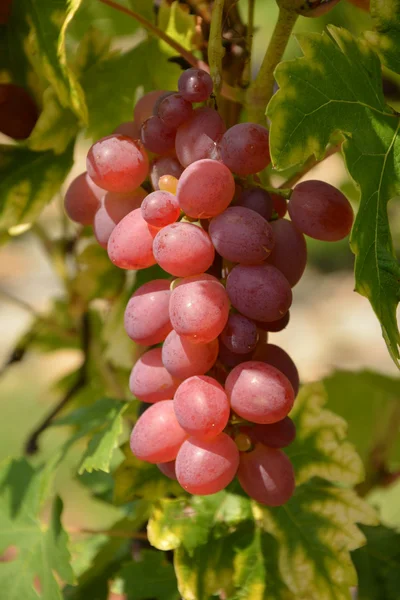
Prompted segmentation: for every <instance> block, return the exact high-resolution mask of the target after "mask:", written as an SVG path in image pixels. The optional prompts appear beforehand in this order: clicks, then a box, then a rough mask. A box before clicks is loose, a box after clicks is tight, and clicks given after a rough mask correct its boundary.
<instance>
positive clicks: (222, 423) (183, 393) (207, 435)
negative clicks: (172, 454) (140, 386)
mask: <svg viewBox="0 0 400 600" xmlns="http://www.w3.org/2000/svg"><path fill="white" fill-rule="evenodd" d="M174 409H175V414H176V418H177V419H178V423H179V424H180V426H181V427H183V429H184V430H185V431H187V432H188V433H189V434H190V435H193V436H195V437H196V438H198V439H211V438H214V437H215V436H217V435H218V434H219V433H221V431H222V430H223V429H225V427H226V425H227V424H228V420H229V414H230V406H229V401H228V397H227V395H226V394H225V391H224V388H223V387H222V385H221V384H219V383H218V381H216V380H215V379H213V378H212V377H207V376H206V375H202V376H200V377H199V376H194V377H189V378H188V379H186V380H185V381H183V382H182V383H181V385H180V386H179V387H178V389H177V390H176V392H175V396H174Z"/></svg>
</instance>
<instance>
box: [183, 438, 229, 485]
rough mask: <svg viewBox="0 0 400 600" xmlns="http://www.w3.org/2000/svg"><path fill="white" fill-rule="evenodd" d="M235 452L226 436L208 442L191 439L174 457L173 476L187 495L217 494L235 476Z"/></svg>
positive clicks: (184, 443)
mask: <svg viewBox="0 0 400 600" xmlns="http://www.w3.org/2000/svg"><path fill="white" fill-rule="evenodd" d="M238 465H239V451H238V449H237V447H236V444H235V442H234V441H233V440H232V439H231V438H230V437H229V436H228V435H226V433H220V434H219V435H218V436H217V437H215V438H213V439H212V440H198V439H196V438H194V437H191V438H189V439H188V440H186V441H185V442H183V444H182V446H181V447H180V449H179V452H178V456H177V457H176V463H175V468H176V476H177V479H178V481H179V483H180V484H181V486H182V487H183V489H185V490H186V491H187V492H189V493H190V494H198V495H201V496H207V495H208V494H215V493H216V492H220V491H221V490H223V489H224V488H226V486H227V485H229V484H230V482H231V481H232V479H233V478H234V477H235V474H236V471H237V469H238Z"/></svg>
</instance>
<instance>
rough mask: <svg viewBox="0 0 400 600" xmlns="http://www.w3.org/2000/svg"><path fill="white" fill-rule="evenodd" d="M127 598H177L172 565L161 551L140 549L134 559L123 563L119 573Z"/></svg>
mask: <svg viewBox="0 0 400 600" xmlns="http://www.w3.org/2000/svg"><path fill="white" fill-rule="evenodd" d="M119 577H121V578H122V581H123V592H124V593H125V594H126V597H127V600H147V599H148V598H154V600H155V599H156V598H157V599H160V600H178V599H179V598H180V596H179V594H178V590H177V589H176V577H175V573H174V567H173V566H172V564H171V563H169V562H167V560H166V557H165V556H164V555H163V554H162V553H161V552H156V551H155V550H142V551H141V552H140V556H139V557H138V559H137V560H136V561H132V562H129V563H125V564H124V566H123V568H122V569H121V571H120V573H119Z"/></svg>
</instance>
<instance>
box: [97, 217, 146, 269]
mask: <svg viewBox="0 0 400 600" xmlns="http://www.w3.org/2000/svg"><path fill="white" fill-rule="evenodd" d="M157 231H158V229H156V228H155V227H152V226H151V225H148V224H147V223H146V221H145V220H144V219H143V217H142V214H141V211H140V208H137V209H136V210H133V211H132V212H130V213H129V214H127V215H126V217H124V218H123V219H122V221H120V222H119V223H118V225H116V226H115V228H114V230H113V232H112V233H111V235H110V239H109V240H108V246H107V250H108V256H109V257H110V260H111V262H113V263H114V265H117V267H120V269H145V268H147V267H151V265H155V264H156V259H155V258H154V255H153V240H154V238H155V236H156V234H157Z"/></svg>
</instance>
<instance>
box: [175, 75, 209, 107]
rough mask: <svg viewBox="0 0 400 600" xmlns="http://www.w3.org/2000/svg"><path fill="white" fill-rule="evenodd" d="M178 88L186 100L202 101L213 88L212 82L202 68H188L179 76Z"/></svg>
mask: <svg viewBox="0 0 400 600" xmlns="http://www.w3.org/2000/svg"><path fill="white" fill-rule="evenodd" d="M178 89H179V91H180V93H181V94H182V96H183V97H184V98H185V100H187V101H188V102H204V101H205V100H207V98H209V96H210V95H211V92H212V90H213V82H212V79H211V77H210V75H209V74H208V73H206V71H203V70H202V69H188V70H187V71H184V72H183V73H182V75H181V76H180V77H179V81H178Z"/></svg>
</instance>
